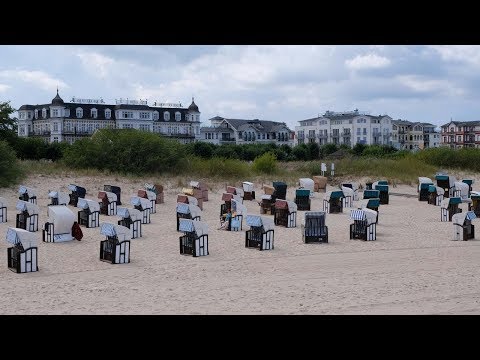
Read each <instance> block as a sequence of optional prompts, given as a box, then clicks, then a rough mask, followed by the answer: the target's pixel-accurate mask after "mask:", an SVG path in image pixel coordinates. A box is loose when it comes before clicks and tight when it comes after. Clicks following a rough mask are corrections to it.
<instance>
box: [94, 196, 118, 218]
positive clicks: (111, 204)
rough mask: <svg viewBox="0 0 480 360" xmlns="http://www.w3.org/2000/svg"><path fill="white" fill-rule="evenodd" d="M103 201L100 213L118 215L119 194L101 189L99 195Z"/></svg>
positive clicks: (100, 203)
mask: <svg viewBox="0 0 480 360" xmlns="http://www.w3.org/2000/svg"><path fill="white" fill-rule="evenodd" d="M97 197H98V198H99V199H100V200H101V201H99V203H98V205H100V214H103V215H107V216H110V215H116V214H117V205H118V203H117V194H115V193H113V192H108V191H99V192H98V196H97Z"/></svg>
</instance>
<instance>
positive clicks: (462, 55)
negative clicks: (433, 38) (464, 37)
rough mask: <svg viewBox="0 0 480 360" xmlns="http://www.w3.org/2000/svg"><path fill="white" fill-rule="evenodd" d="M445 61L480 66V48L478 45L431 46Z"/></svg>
mask: <svg viewBox="0 0 480 360" xmlns="http://www.w3.org/2000/svg"><path fill="white" fill-rule="evenodd" d="M430 48H431V49H433V50H435V51H436V52H437V53H438V54H440V57H441V58H442V60H444V61H448V62H464V63H468V64H471V65H474V66H480V46H477V45H436V46H430Z"/></svg>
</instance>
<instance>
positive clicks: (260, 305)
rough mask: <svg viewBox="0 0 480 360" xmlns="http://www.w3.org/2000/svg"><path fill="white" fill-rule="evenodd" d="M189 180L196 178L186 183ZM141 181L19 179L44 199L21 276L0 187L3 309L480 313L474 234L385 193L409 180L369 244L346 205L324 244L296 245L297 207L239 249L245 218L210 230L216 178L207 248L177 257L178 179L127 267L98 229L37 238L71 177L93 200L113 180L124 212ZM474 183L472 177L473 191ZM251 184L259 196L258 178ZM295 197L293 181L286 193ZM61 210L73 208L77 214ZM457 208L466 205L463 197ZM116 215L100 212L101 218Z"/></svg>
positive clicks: (11, 191)
mask: <svg viewBox="0 0 480 360" xmlns="http://www.w3.org/2000/svg"><path fill="white" fill-rule="evenodd" d="M189 180H197V179H185V183H187V182H188V181H189ZM242 180H245V181H248V179H242ZM276 180H277V179H276ZM278 180H281V179H278ZM144 182H147V181H137V180H131V179H122V178H120V177H78V178H72V177H66V176H58V177H54V176H48V177H47V176H32V177H30V178H28V179H27V180H25V181H24V182H23V183H22V184H23V185H26V186H28V187H32V188H34V189H36V190H37V198H38V205H39V206H40V215H39V231H38V232H36V234H37V240H38V266H39V271H38V272H34V273H26V274H17V273H14V272H12V271H10V270H9V269H8V267H7V248H8V247H10V246H11V245H10V244H8V243H7V242H6V240H5V234H6V231H7V228H8V227H14V226H15V215H16V213H17V210H15V204H16V202H17V200H18V187H12V188H4V189H0V197H4V198H6V200H7V201H8V222H7V223H2V224H0V237H1V239H0V254H3V255H2V256H3V257H2V259H3V260H2V261H0V287H1V289H2V290H1V291H2V296H1V297H0V314H480V302H479V298H480V265H479V261H478V259H479V258H480V246H479V245H480V241H479V240H478V239H480V235H477V239H474V240H470V241H452V239H453V225H452V223H451V222H441V221H440V207H439V206H433V205H429V204H428V203H427V202H419V201H418V199H417V198H413V197H406V196H398V195H394V194H392V193H400V194H412V195H417V190H416V187H415V186H408V185H398V186H396V187H392V186H390V192H391V195H390V204H388V205H381V206H380V211H379V224H378V227H377V240H376V241H362V240H350V239H349V225H350V223H351V220H350V219H349V213H350V211H349V210H350V209H348V208H345V209H344V211H343V214H327V218H326V224H327V226H328V228H329V243H328V244H304V243H303V242H302V237H301V232H300V223H301V221H302V220H303V217H304V211H298V218H297V227H296V228H285V227H281V226H276V227H275V237H274V245H275V248H274V250H271V251H259V250H256V249H247V248H245V246H244V245H245V244H244V242H245V230H246V229H248V226H246V225H245V224H244V226H243V231H241V232H229V231H224V230H217V228H218V227H219V211H220V204H221V203H222V202H221V195H222V193H223V192H224V189H225V188H224V185H215V186H213V187H212V188H211V189H210V191H209V201H207V202H204V204H203V214H202V220H203V221H205V222H206V223H208V226H209V252H210V254H209V255H208V256H204V257H198V258H194V257H191V256H184V255H180V254H179V236H181V235H182V233H180V232H177V231H176V216H175V206H176V195H177V194H178V193H179V192H180V191H181V186H179V185H178V184H177V183H165V184H164V185H165V203H164V204H158V205H157V212H156V214H152V215H151V224H144V225H142V228H143V237H141V238H138V239H133V240H132V241H131V253H130V256H131V262H130V263H129V264H116V265H112V264H109V263H106V262H103V261H100V260H99V246H100V241H101V240H104V236H103V235H101V234H100V229H99V228H91V229H87V228H85V227H84V226H82V231H83V234H84V237H83V239H82V240H81V241H76V240H73V241H69V242H63V243H44V242H42V241H41V238H42V234H41V228H42V226H43V224H44V223H45V222H46V221H47V204H48V203H49V202H50V199H49V198H48V191H49V190H59V191H63V192H65V193H67V194H68V193H70V191H69V190H68V189H67V186H68V184H70V183H74V184H78V185H80V186H83V187H85V188H86V189H87V196H86V198H89V199H92V200H97V194H98V192H99V191H101V190H103V185H104V184H110V185H116V186H120V187H121V189H122V195H121V200H122V203H123V205H122V206H123V207H132V206H131V205H130V204H129V200H130V197H131V196H133V195H136V193H137V189H139V188H142V186H143V184H144ZM240 184H241V180H239V182H238V183H237V184H230V185H236V186H240ZM479 184H480V182H479V180H478V179H476V182H475V183H474V184H473V189H474V190H478V189H479V187H478V186H480V185H479ZM209 185H210V184H209ZM336 188H337V187H335V189H336ZM332 189H334V187H332V186H330V185H329V186H328V187H327V190H332ZM255 190H256V193H257V198H259V196H258V195H261V194H263V191H262V190H261V184H255ZM294 192H295V187H292V186H289V187H288V191H287V199H288V200H292V201H293V199H294ZM323 197H324V194H323V193H315V196H314V198H312V203H311V209H312V210H322V204H323ZM360 197H361V196H360ZM244 204H245V206H246V207H247V208H248V210H249V213H251V214H259V213H260V207H259V205H258V204H257V202H255V201H244ZM356 204H357V202H354V205H356ZM354 207H355V208H356V206H354ZM69 208H70V209H71V210H72V211H73V212H74V213H75V214H76V213H77V211H78V210H79V209H78V208H74V207H72V206H69ZM461 208H462V209H463V211H466V209H467V207H466V204H462V205H461ZM266 216H270V217H272V218H273V216H271V215H266ZM118 219H119V218H118V217H117V216H105V215H100V222H112V223H116V222H117V220H118ZM477 221H478V220H474V221H473V223H474V224H475V226H477ZM478 232H480V228H479V230H478Z"/></svg>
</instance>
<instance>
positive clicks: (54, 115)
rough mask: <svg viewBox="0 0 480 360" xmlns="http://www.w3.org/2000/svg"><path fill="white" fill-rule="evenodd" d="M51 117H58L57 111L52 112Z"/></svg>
mask: <svg viewBox="0 0 480 360" xmlns="http://www.w3.org/2000/svg"><path fill="white" fill-rule="evenodd" d="M52 117H58V109H53V110H52Z"/></svg>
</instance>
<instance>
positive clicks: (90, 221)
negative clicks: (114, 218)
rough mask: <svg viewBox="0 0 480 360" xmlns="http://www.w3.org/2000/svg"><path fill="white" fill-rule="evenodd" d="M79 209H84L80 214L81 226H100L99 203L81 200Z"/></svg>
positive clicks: (79, 200) (79, 222) (78, 205)
mask: <svg viewBox="0 0 480 360" xmlns="http://www.w3.org/2000/svg"><path fill="white" fill-rule="evenodd" d="M77 207H79V208H80V209H82V210H80V211H79V212H78V220H77V221H78V224H79V225H85V226H86V227H87V228H95V227H99V226H100V204H99V203H98V202H96V201H93V200H90V199H83V198H79V199H78V202H77Z"/></svg>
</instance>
